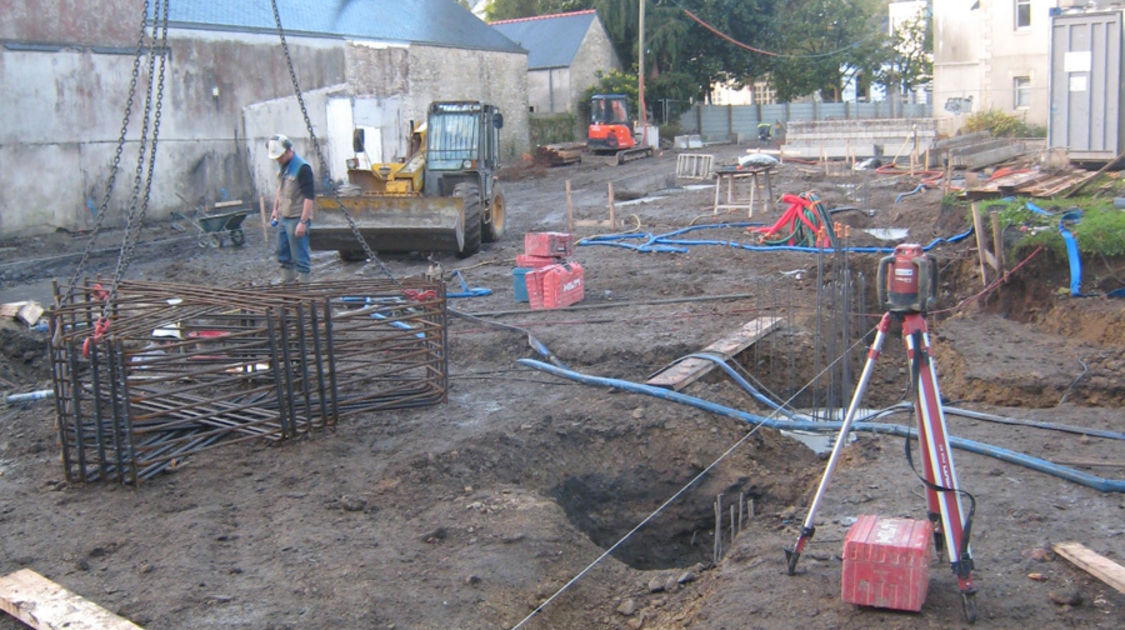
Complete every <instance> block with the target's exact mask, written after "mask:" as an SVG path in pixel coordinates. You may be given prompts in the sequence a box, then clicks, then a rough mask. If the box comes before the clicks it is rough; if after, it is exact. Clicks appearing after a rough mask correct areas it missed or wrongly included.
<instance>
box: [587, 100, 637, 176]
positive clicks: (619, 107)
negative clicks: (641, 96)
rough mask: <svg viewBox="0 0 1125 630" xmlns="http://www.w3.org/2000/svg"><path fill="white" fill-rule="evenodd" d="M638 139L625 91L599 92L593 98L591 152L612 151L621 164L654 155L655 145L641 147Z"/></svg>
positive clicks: (588, 141) (588, 142)
mask: <svg viewBox="0 0 1125 630" xmlns="http://www.w3.org/2000/svg"><path fill="white" fill-rule="evenodd" d="M637 140H638V139H637V137H636V134H635V133H634V132H633V121H632V120H631V119H630V118H629V108H628V102H627V100H626V98H625V95H624V94H595V95H593V97H591V98H590V127H589V129H588V130H587V132H586V146H587V147H588V148H589V149H590V150H591V151H593V152H594V153H600V154H611V155H612V156H613V161H615V162H616V163H617V164H621V163H623V162H628V161H630V160H636V159H639V158H645V157H651V156H652V147H650V146H641V145H640V144H639V143H638V141H637Z"/></svg>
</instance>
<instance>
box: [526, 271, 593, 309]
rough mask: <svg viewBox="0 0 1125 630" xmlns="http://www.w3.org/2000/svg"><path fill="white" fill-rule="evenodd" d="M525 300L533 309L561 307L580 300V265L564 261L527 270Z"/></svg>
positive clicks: (581, 283)
mask: <svg viewBox="0 0 1125 630" xmlns="http://www.w3.org/2000/svg"><path fill="white" fill-rule="evenodd" d="M525 279H526V281H527V301H528V304H529V305H530V306H531V308H533V309H542V308H562V307H564V306H570V305H571V304H574V303H576V302H581V301H582V296H583V291H584V288H585V287H584V285H585V278H583V274H582V265H579V264H578V263H576V262H566V263H562V264H559V265H551V266H550V267H539V268H538V269H532V270H531V271H528V272H527V275H526V276H525Z"/></svg>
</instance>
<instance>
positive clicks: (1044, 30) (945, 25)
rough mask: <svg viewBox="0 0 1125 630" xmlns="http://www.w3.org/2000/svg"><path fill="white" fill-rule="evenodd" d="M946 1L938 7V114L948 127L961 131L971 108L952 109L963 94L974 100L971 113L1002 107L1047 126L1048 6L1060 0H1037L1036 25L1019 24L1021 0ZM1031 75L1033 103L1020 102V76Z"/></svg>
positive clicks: (1033, 14)
mask: <svg viewBox="0 0 1125 630" xmlns="http://www.w3.org/2000/svg"><path fill="white" fill-rule="evenodd" d="M974 3H975V0H942V1H941V2H935V3H934V6H933V10H934V113H935V115H936V116H938V117H939V121H940V123H941V126H942V131H943V132H946V133H952V132H956V131H957V130H958V129H959V128H960V127H961V126H962V125H963V124H964V120H965V118H966V117H967V113H958V112H955V111H951V110H952V105H954V104H955V103H954V102H952V101H956V100H957V99H969V98H971V99H972V109H971V112H980V111H987V110H989V109H997V110H1001V111H1005V112H1009V113H1015V114H1019V115H1022V116H1023V117H1024V119H1025V120H1026V121H1027V122H1028V123H1030V124H1036V125H1046V124H1047V117H1048V113H1049V109H1050V103H1049V97H1048V92H1047V90H1048V79H1049V76H1048V75H1049V59H1048V54H1049V50H1048V48H1049V33H1050V17H1049V15H1048V11H1049V9H1051V8H1054V7H1056V6H1057V5H1058V2H1056V0H1031V24H1030V26H1028V27H1023V28H1016V26H1015V2H1013V1H1011V0H1005V1H1000V0H991V1H986V0H982V1H981V2H979V8H977V9H971V8H970V7H971V6H973V5H974ZM1016 77H1028V78H1029V79H1030V85H1031V88H1030V90H1031V91H1030V98H1031V104H1030V106H1028V107H1025V108H1016V107H1015V102H1014V100H1015V79H1016Z"/></svg>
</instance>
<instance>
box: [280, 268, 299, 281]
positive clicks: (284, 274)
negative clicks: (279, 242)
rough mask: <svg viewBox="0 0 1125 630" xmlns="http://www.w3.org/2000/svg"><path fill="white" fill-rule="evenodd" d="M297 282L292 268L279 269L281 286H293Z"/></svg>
mask: <svg viewBox="0 0 1125 630" xmlns="http://www.w3.org/2000/svg"><path fill="white" fill-rule="evenodd" d="M296 281H297V271H296V270H294V269H293V268H292V267H282V268H281V284H293V283H294V282H296Z"/></svg>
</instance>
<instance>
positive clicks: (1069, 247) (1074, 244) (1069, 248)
mask: <svg viewBox="0 0 1125 630" xmlns="http://www.w3.org/2000/svg"><path fill="white" fill-rule="evenodd" d="M1081 220H1082V210H1081V209H1079V208H1075V209H1073V210H1068V211H1066V212H1065V213H1063V215H1062V217H1060V218H1059V233H1060V234H1062V238H1063V241H1065V242H1066V257H1067V259H1068V260H1069V261H1070V294H1071V295H1073V296H1074V297H1082V259H1081V258H1080V257H1079V256H1078V241H1077V240H1075V239H1074V234H1072V233H1071V232H1070V230H1068V229H1066V227H1065V225H1064V224H1065V223H1067V222H1072V223H1078V222H1079V221H1081Z"/></svg>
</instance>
